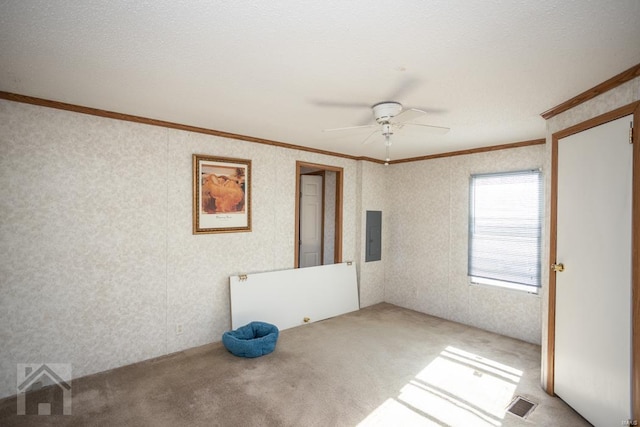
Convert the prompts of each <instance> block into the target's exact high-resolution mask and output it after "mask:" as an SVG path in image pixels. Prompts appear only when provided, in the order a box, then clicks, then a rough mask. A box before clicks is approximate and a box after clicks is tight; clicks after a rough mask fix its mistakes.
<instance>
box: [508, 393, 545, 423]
mask: <svg viewBox="0 0 640 427" xmlns="http://www.w3.org/2000/svg"><path fill="white" fill-rule="evenodd" d="M536 406H538V404H537V403H533V402H532V401H530V400H528V399H525V398H524V397H522V396H516V397H515V398H514V399H513V400H512V401H511V403H510V404H509V406H507V412H509V413H510V414H513V415H515V416H517V417H520V418H523V419H524V418H527V417H528V416H529V414H531V412H533V410H534V409H535V408H536Z"/></svg>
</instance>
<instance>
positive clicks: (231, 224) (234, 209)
mask: <svg viewBox="0 0 640 427" xmlns="http://www.w3.org/2000/svg"><path fill="white" fill-rule="evenodd" d="M247 231H251V160H244V159H233V158H229V157H218V156H209V155H204V154H194V155H193V234H210V233H237V232H247Z"/></svg>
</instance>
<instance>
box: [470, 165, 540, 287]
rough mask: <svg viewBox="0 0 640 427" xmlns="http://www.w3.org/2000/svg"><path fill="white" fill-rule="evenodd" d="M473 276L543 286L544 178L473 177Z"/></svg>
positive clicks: (528, 174)
mask: <svg viewBox="0 0 640 427" xmlns="http://www.w3.org/2000/svg"><path fill="white" fill-rule="evenodd" d="M469 206H470V213H469V263H468V269H469V271H468V273H469V276H472V277H477V278H484V279H491V280H498V281H502V282H508V283H515V284H522V285H528V286H535V287H540V252H541V249H540V246H541V240H542V216H543V214H542V173H541V172H540V171H539V170H529V171H519V172H508V173H495V174H479V175H472V176H471V183H470V203H469Z"/></svg>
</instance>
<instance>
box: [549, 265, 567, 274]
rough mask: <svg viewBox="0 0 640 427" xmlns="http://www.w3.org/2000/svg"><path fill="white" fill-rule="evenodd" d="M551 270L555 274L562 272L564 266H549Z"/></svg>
mask: <svg viewBox="0 0 640 427" xmlns="http://www.w3.org/2000/svg"><path fill="white" fill-rule="evenodd" d="M551 269H552V270H553V271H555V272H556V273H560V272H563V271H564V264H551Z"/></svg>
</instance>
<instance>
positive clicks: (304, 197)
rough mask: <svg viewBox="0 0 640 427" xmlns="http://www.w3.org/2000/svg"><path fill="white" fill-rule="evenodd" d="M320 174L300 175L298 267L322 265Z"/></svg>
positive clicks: (321, 186) (321, 187)
mask: <svg viewBox="0 0 640 427" xmlns="http://www.w3.org/2000/svg"><path fill="white" fill-rule="evenodd" d="M322 189H323V185H322V176H320V175H301V176H300V193H301V194H300V251H299V252H298V254H299V257H300V260H299V267H313V266H316V265H322V214H323V207H322Z"/></svg>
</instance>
